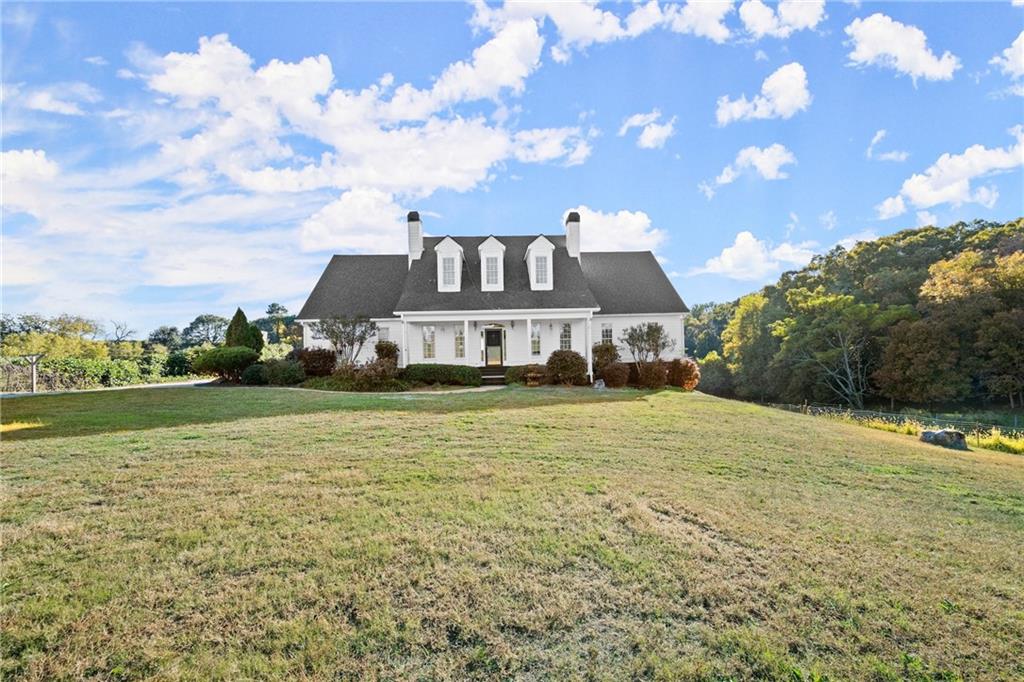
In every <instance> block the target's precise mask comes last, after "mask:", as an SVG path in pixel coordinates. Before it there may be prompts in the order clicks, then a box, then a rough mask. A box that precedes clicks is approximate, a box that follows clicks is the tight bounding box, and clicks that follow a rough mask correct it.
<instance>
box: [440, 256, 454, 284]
mask: <svg viewBox="0 0 1024 682" xmlns="http://www.w3.org/2000/svg"><path fill="white" fill-rule="evenodd" d="M441 283H442V284H443V285H444V286H446V287H453V286H455V257H454V256H445V257H443V258H442V259H441Z"/></svg>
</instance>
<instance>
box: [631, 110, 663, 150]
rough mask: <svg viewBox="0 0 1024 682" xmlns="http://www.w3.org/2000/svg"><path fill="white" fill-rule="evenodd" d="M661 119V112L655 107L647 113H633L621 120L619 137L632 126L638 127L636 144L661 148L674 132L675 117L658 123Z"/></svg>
mask: <svg viewBox="0 0 1024 682" xmlns="http://www.w3.org/2000/svg"><path fill="white" fill-rule="evenodd" d="M659 119H661V112H660V111H658V110H657V109H655V110H654V111H652V112H650V113H649V114H633V115H632V116H630V117H628V118H627V119H626V120H625V121H623V122H622V126H621V127H619V137H622V136H623V135H625V134H626V133H627V132H629V131H630V130H631V129H632V128H640V129H641V130H640V134H639V135H638V136H637V140H636V145H637V146H638V147H640V148H641V149H661V148H662V147H664V146H665V142H666V141H667V140H668V138H670V137H672V135H674V134H675V124H676V117H675V116H673V117H672V118H671V119H669V120H668V121H666V122H664V123H658V120H659Z"/></svg>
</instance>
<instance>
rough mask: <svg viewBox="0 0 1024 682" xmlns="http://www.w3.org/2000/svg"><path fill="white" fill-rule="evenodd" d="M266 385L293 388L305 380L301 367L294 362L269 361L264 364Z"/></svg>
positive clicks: (304, 373)
mask: <svg viewBox="0 0 1024 682" xmlns="http://www.w3.org/2000/svg"><path fill="white" fill-rule="evenodd" d="M266 371H267V383H268V384H271V385H273V386H294V385H295V384H301V383H302V382H303V381H305V379H306V372H305V370H303V369H302V365H301V364H299V363H298V362H296V361H294V360H270V361H268V362H267V363H266Z"/></svg>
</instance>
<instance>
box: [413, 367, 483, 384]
mask: <svg viewBox="0 0 1024 682" xmlns="http://www.w3.org/2000/svg"><path fill="white" fill-rule="evenodd" d="M401 378H402V379H403V380H404V381H407V382H409V383H411V384H427V385H430V384H442V385H445V386H479V385H480V384H482V383H483V376H482V375H481V374H480V370H479V369H477V368H476V367H467V366H465V365H441V364H432V363H421V364H417V365H409V366H408V367H406V368H405V369H403V370H402V373H401Z"/></svg>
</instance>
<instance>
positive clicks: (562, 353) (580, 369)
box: [547, 350, 587, 386]
mask: <svg viewBox="0 0 1024 682" xmlns="http://www.w3.org/2000/svg"><path fill="white" fill-rule="evenodd" d="M547 375H548V381H550V382H551V383H553V384H564V385H565V386H572V385H574V384H575V385H577V386H579V385H582V384H585V383H587V361H586V360H584V359H583V356H582V355H580V354H579V353H577V352H576V351H574V350H556V351H554V352H553V353H552V354H551V355H550V356H549V357H548V362H547Z"/></svg>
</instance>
